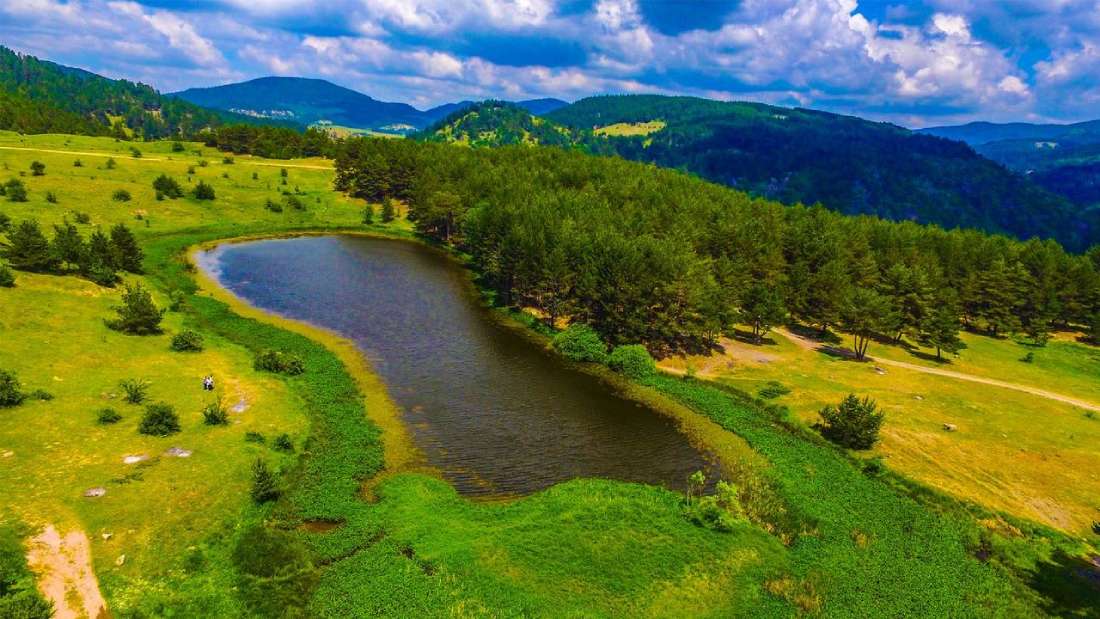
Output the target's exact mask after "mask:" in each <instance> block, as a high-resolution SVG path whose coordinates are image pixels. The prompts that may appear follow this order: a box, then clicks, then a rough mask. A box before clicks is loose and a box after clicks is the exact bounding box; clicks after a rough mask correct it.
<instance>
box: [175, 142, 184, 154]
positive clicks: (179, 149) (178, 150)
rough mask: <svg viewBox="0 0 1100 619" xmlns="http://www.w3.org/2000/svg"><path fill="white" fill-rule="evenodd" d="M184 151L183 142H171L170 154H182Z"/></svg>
mask: <svg viewBox="0 0 1100 619" xmlns="http://www.w3.org/2000/svg"><path fill="white" fill-rule="evenodd" d="M183 151H184V148H183V142H172V152H173V153H182V152H183Z"/></svg>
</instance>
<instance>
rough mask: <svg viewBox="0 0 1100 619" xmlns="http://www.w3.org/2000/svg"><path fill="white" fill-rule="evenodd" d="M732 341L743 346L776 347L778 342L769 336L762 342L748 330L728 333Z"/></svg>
mask: <svg viewBox="0 0 1100 619" xmlns="http://www.w3.org/2000/svg"><path fill="white" fill-rule="evenodd" d="M727 335H729V337H730V339H732V340H736V341H738V342H741V343H742V344H749V345H752V346H775V345H776V341H775V340H774V339H772V338H770V337H768V336H766V335H765V336H764V337H763V338H761V339H760V341H757V340H756V336H755V335H753V334H752V331H749V330H747V329H734V330H733V331H731V332H730V333H728V334H727Z"/></svg>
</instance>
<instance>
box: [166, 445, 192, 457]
mask: <svg viewBox="0 0 1100 619" xmlns="http://www.w3.org/2000/svg"><path fill="white" fill-rule="evenodd" d="M164 455H166V456H172V457H175V458H190V457H191V450H190V449H184V448H182V447H173V448H171V449H169V450H168V451H166V452H164Z"/></svg>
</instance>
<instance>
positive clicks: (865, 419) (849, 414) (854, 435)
mask: <svg viewBox="0 0 1100 619" xmlns="http://www.w3.org/2000/svg"><path fill="white" fill-rule="evenodd" d="M885 418H886V415H885V414H884V413H882V412H881V411H879V410H878V405H877V404H875V401H874V400H872V399H871V398H863V399H862V400H860V399H859V398H857V397H856V396H855V394H849V395H848V397H846V398H844V400H843V401H842V402H841V403H840V406H839V407H837V406H833V405H831V404H830V405H828V406H826V407H825V408H823V409H821V422H819V423H818V424H816V425H815V427H816V428H817V429H818V430H819V431H820V432H821V435H822V436H824V437H825V438H827V439H829V440H830V441H832V442H834V443H836V444H838V445H842V446H844V447H848V448H850V449H870V448H871V447H873V446H874V444H875V441H877V440H878V433H879V430H880V429H881V428H882V422H883V420H884V419H885Z"/></svg>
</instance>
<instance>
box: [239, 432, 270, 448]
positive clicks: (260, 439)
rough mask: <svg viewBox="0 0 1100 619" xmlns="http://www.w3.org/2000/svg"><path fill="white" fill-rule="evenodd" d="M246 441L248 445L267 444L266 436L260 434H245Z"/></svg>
mask: <svg viewBox="0 0 1100 619" xmlns="http://www.w3.org/2000/svg"><path fill="white" fill-rule="evenodd" d="M244 440H245V442H246V443H260V444H261V445H262V444H263V443H266V442H267V439H265V438H264V435H263V434H260V433H259V432H245V433H244Z"/></svg>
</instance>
